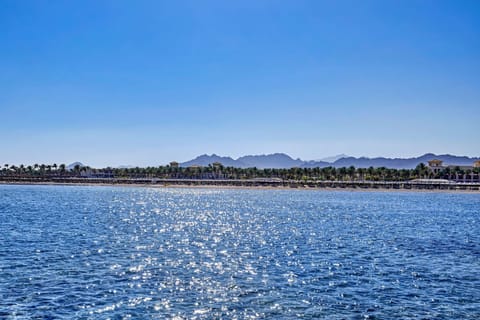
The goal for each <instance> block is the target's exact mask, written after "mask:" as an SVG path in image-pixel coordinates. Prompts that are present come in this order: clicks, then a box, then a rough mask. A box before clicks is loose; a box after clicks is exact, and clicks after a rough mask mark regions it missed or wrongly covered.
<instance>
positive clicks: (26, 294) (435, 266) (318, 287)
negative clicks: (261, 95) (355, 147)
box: [0, 185, 480, 319]
mask: <svg viewBox="0 0 480 320" xmlns="http://www.w3.org/2000/svg"><path fill="white" fill-rule="evenodd" d="M0 244H1V246H0V318H1V319H4V318H5V319H30V318H38V319H77V318H80V319H124V318H125V319H145V318H147V319H149V318H151V319H164V318H178V319H182V318H187V319H215V318H225V319H256V318H260V319H261V318H283V319H289V318H306V319H312V318H315V319H318V318H319V319H322V318H323V319H392V318H403V319H479V318H480V194H460V193H458V194H454V193H408V192H398V193H390V192H348V191H340V192H328V191H307V190H292V191H290V190H222V189H151V188H150V189H149V188H120V187H86V186H85V187H83V186H82V187H78V186H75V187H71V186H65V187H62V186H7V185H4V186H0Z"/></svg>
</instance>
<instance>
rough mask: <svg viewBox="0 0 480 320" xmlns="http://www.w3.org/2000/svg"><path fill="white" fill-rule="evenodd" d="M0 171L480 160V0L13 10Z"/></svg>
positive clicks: (2, 43) (7, 34)
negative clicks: (279, 158)
mask: <svg viewBox="0 0 480 320" xmlns="http://www.w3.org/2000/svg"><path fill="white" fill-rule="evenodd" d="M0 30H1V32H0V117H1V120H2V121H1V122H0V135H1V136H2V142H1V148H0V162H3V163H10V164H20V163H24V164H33V163H54V162H56V163H67V164H68V163H71V162H73V161H81V162H83V163H85V164H88V165H91V166H99V167H100V166H107V165H111V166H116V165H140V166H142V165H159V164H165V163H168V162H169V161H171V160H177V161H186V160H189V159H191V158H193V157H195V156H197V155H199V154H204V153H209V154H210V153H216V154H220V155H229V156H233V157H238V156H241V155H245V154H266V153H274V152H285V153H288V154H289V155H291V156H292V157H295V158H297V157H300V158H302V159H306V160H311V159H319V158H323V157H326V156H331V155H335V154H339V153H346V154H349V155H353V156H388V157H409V156H417V155H421V154H423V153H426V152H434V153H451V154H459V155H469V156H480V142H479V137H480V2H479V1H475V0H473V1H458V0H457V1H440V0H438V1H433V0H432V1H427V0H421V1H420V0H419V1H414V0H411V1H393V0H392V1H387V0H379V1H368V0H366V1H353V0H351V1H342V0H340V1H333V0H332V1H320V0H312V1H301V0H292V1H280V0H279V1H273V0H272V1H259V0H242V1H220V0H219V1H208V0H207V1H194V0H192V1H153V0H152V1H114V0H112V1H102V0H95V1H88V0H87V1H54V0H52V1H50V0H49V1H46V0H43V1H37V0H36V1H28V0H25V1H17V0H2V1H1V2H0Z"/></svg>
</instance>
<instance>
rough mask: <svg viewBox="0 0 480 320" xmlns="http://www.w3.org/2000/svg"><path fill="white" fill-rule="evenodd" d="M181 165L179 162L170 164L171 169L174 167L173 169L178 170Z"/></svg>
mask: <svg viewBox="0 0 480 320" xmlns="http://www.w3.org/2000/svg"><path fill="white" fill-rule="evenodd" d="M179 165H180V164H179V163H178V162H177V161H172V162H170V167H172V168H178V166H179Z"/></svg>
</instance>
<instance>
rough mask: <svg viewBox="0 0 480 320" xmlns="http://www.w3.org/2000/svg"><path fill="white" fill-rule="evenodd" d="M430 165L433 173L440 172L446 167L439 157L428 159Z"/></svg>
mask: <svg viewBox="0 0 480 320" xmlns="http://www.w3.org/2000/svg"><path fill="white" fill-rule="evenodd" d="M428 167H429V168H430V170H432V172H433V173H439V172H440V171H442V170H443V169H444V166H443V161H442V160H438V159H433V160H430V161H428Z"/></svg>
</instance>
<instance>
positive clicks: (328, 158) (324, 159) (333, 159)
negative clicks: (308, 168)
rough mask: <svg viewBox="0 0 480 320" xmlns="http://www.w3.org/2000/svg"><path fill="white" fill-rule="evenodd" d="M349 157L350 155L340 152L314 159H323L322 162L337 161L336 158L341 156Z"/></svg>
mask: <svg viewBox="0 0 480 320" xmlns="http://www.w3.org/2000/svg"><path fill="white" fill-rule="evenodd" d="M349 157H350V156H348V155H346V154H344V153H342V154H337V155H336V156H330V157H325V158H321V159H319V160H316V161H324V162H330V163H333V162H335V161H337V160H338V159H341V158H349Z"/></svg>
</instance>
